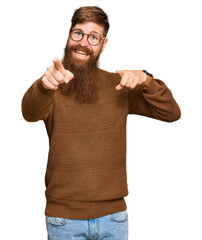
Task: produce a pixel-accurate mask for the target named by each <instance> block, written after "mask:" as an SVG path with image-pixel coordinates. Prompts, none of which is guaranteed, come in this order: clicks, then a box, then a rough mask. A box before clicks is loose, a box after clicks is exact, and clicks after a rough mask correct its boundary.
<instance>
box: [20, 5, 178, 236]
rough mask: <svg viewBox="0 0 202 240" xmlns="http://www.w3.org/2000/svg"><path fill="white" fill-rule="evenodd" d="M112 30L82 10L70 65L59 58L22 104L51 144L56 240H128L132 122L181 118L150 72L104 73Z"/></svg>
mask: <svg viewBox="0 0 202 240" xmlns="http://www.w3.org/2000/svg"><path fill="white" fill-rule="evenodd" d="M108 29H109V22H108V17H107V15H106V13H105V12H104V11H103V10H102V9H100V8H99V7H81V8H79V9H77V10H76V11H75V13H74V15H73V17H72V25H71V29H70V31H69V37H68V40H67V44H66V47H65V54H64V58H63V60H62V62H61V61H60V60H59V59H57V58H54V59H53V65H51V66H50V67H48V68H47V70H46V72H45V73H44V75H43V76H42V77H41V78H40V79H38V80H37V81H35V82H34V83H33V84H32V86H31V87H30V88H29V89H28V90H27V92H26V93H25V95H24V97H23V100H22V112H23V116H24V118H25V119H26V120H27V121H30V122H31V121H38V120H43V121H44V123H45V126H46V129H47V133H48V136H49V142H50V149H49V156H48V164H47V171H46V178H45V183H46V198H47V204H46V210H45V215H46V224H47V231H48V238H49V239H50V240H56V239H57V240H65V239H75V240H76V239H78V240H79V239H99V240H100V239H106V240H107V239H111V240H125V239H128V213H127V209H126V208H127V207H126V203H125V200H124V197H125V196H127V195H128V189H127V176H126V119H127V115H128V114H139V115H143V116H147V117H150V118H155V119H159V120H162V121H167V122H171V121H176V120H178V119H179V118H180V109H179V107H178V105H177V103H176V102H175V100H174V98H173V96H172V93H171V91H170V90H169V89H168V88H167V87H166V85H165V84H164V83H163V82H162V81H161V80H158V79H154V78H153V76H152V75H151V74H149V73H148V72H146V71H144V70H143V71H140V70H132V71H128V70H119V71H117V72H116V73H109V72H107V71H104V70H101V69H99V68H98V59H99V56H100V54H101V52H102V50H103V49H104V48H105V46H106V44H107V38H106V36H107V32H108Z"/></svg>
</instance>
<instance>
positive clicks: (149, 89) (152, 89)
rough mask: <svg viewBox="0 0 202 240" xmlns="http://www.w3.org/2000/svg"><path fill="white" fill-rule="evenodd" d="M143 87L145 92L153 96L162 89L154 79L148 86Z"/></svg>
mask: <svg viewBox="0 0 202 240" xmlns="http://www.w3.org/2000/svg"><path fill="white" fill-rule="evenodd" d="M140 86H141V85H140ZM141 87H142V88H143V92H145V93H148V94H152V93H156V92H157V91H158V90H159V88H160V87H161V85H160V84H159V83H158V81H157V80H156V79H154V78H152V79H151V80H150V81H149V83H148V84H147V85H144V86H141Z"/></svg>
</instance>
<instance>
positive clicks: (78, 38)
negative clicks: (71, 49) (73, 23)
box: [70, 29, 105, 46]
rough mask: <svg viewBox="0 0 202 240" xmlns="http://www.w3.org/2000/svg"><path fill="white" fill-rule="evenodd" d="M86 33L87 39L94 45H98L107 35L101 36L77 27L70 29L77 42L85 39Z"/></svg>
mask: <svg viewBox="0 0 202 240" xmlns="http://www.w3.org/2000/svg"><path fill="white" fill-rule="evenodd" d="M84 35H86V36H87V41H88V43H89V44H90V45H92V46H96V45H98V44H99V43H100V42H101V41H102V40H104V39H105V37H103V38H101V37H100V36H99V35H98V34H96V33H90V34H87V33H83V32H82V31H81V30H80V29H75V30H72V31H70V37H71V39H72V40H73V41H75V42H80V41H81V40H82V39H83V37H84Z"/></svg>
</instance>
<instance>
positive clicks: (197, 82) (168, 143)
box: [0, 0, 202, 240]
mask: <svg viewBox="0 0 202 240" xmlns="http://www.w3.org/2000/svg"><path fill="white" fill-rule="evenodd" d="M83 5H99V6H100V7H102V8H103V9H104V11H106V13H107V14H108V16H109V20H110V24H111V27H110V31H109V34H108V39H109V41H108V45H107V47H106V49H105V51H104V52H103V53H102V56H101V59H100V67H101V68H103V69H105V70H108V71H113V72H114V71H115V70H117V69H136V70H140V69H146V70H147V71H149V72H151V73H153V75H154V77H156V78H159V79H161V80H163V81H164V82H165V83H166V84H167V86H168V87H169V88H170V89H171V90H172V93H173V95H174V97H175V99H176V101H177V102H178V104H179V105H180V107H181V111H182V117H181V119H180V120H179V121H177V122H174V123H165V122H161V121H157V120H153V119H149V118H145V117H141V116H135V115H129V116H128V121H127V170H128V189H129V195H128V196H127V197H126V198H125V199H126V202H127V206H128V214H129V240H171V239H172V240H193V239H194V240H201V239H202V163H201V161H202V153H201V136H202V127H201V123H202V121H201V120H202V114H201V103H202V101H201V87H202V84H201V63H202V61H201V58H202V57H201V56H202V47H201V43H202V37H201V22H202V17H201V7H200V1H197V0H192V1H191V0H190V1H187V0H170V1H162V0H153V1H149V0H136V1H132V0H125V1H107V0H106V1H105V0H102V1H76V0H74V1H67V0H66V1H62V0H58V1H51V0H49V1H46V0H45V1H43V0H40V1H39V0H35V1H25V0H24V1H23V0H18V1H14V0H12V1H9V0H8V1H4V3H1V4H0V22H1V38H0V41H1V44H0V53H1V59H0V66H1V83H0V86H1V94H0V97H1V99H0V104H1V118H0V121H1V124H0V127H1V129H0V136H1V151H0V163H1V168H0V184H1V185H0V196H1V198H0V201H1V202H0V214H1V215H0V226H1V233H0V236H1V239H4V240H7V239H9V240H11V239H20V240H27V239H29V240H36V239H38V240H43V239H46V235H47V234H46V229H45V218H44V209H45V202H46V200H45V194H44V191H45V184H44V176H45V170H46V163H47V153H48V138H47V134H46V130H45V127H44V124H43V122H42V121H39V122H36V123H28V122H26V121H25V120H24V119H23V117H22V114H21V100H22V97H23V95H24V93H25V91H26V90H27V89H28V88H29V86H30V85H31V84H32V83H33V82H34V81H35V80H36V79H38V78H39V77H40V76H41V75H42V74H43V73H44V71H45V70H46V68H47V67H48V66H49V65H51V64H52V58H53V57H58V58H62V56H63V49H64V47H65V44H66V40H67V36H68V30H69V28H70V20H71V17H72V14H73V11H74V10H75V9H76V8H78V7H80V6H83ZM127 36H130V37H127ZM120 240H121V239H120Z"/></svg>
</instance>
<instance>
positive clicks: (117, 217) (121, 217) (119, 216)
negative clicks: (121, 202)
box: [110, 210, 128, 222]
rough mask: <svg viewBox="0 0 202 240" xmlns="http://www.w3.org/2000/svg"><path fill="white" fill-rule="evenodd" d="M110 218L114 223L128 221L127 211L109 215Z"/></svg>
mask: <svg viewBox="0 0 202 240" xmlns="http://www.w3.org/2000/svg"><path fill="white" fill-rule="evenodd" d="M110 217H111V219H112V220H113V221H115V222H125V221H126V220H127V219H128V212H127V210H125V211H122V212H117V213H112V214H110Z"/></svg>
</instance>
